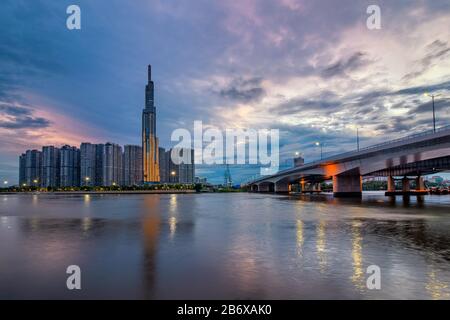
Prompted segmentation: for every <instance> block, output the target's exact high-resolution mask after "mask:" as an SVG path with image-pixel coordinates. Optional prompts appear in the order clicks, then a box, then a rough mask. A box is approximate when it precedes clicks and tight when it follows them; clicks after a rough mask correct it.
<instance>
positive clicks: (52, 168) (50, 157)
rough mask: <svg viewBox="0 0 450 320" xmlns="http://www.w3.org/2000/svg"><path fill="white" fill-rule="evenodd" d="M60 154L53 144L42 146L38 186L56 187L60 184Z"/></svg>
mask: <svg viewBox="0 0 450 320" xmlns="http://www.w3.org/2000/svg"><path fill="white" fill-rule="evenodd" d="M59 157H60V154H59V149H58V148H56V147H54V146H45V147H42V179H41V183H40V186H41V187H44V188H47V187H53V188H54V187H58V186H59V184H60V172H59V170H60V158H59Z"/></svg>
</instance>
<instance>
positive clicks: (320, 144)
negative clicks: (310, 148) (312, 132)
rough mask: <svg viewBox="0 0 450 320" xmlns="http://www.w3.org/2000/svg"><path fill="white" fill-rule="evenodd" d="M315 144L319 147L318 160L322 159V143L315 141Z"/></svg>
mask: <svg viewBox="0 0 450 320" xmlns="http://www.w3.org/2000/svg"><path fill="white" fill-rule="evenodd" d="M316 146H318V147H320V160H323V143H322V142H316Z"/></svg>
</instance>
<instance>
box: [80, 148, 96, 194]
mask: <svg viewBox="0 0 450 320" xmlns="http://www.w3.org/2000/svg"><path fill="white" fill-rule="evenodd" d="M95 160H96V145H95V144H92V143H89V142H83V143H82V144H81V146H80V185H81V186H89V187H92V186H94V185H95V171H96V161H95Z"/></svg>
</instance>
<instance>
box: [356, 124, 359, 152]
mask: <svg viewBox="0 0 450 320" xmlns="http://www.w3.org/2000/svg"><path fill="white" fill-rule="evenodd" d="M356 149H357V150H358V151H359V128H358V127H356Z"/></svg>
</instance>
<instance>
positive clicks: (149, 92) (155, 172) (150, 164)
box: [142, 65, 160, 183]
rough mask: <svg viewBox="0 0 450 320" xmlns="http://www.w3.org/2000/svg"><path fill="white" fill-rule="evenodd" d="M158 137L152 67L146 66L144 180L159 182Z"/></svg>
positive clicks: (143, 120)
mask: <svg viewBox="0 0 450 320" xmlns="http://www.w3.org/2000/svg"><path fill="white" fill-rule="evenodd" d="M158 143H159V142H158V138H157V137H156V108H155V101H154V84H153V81H152V67H151V66H150V65H149V66H148V82H147V85H146V86H145V108H144V110H143V111H142V152H143V164H142V165H143V170H144V172H143V175H144V177H143V178H144V182H150V183H152V182H159V181H160V178H159V163H158V162H159V155H158V151H159V149H158Z"/></svg>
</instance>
